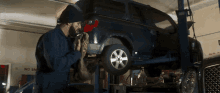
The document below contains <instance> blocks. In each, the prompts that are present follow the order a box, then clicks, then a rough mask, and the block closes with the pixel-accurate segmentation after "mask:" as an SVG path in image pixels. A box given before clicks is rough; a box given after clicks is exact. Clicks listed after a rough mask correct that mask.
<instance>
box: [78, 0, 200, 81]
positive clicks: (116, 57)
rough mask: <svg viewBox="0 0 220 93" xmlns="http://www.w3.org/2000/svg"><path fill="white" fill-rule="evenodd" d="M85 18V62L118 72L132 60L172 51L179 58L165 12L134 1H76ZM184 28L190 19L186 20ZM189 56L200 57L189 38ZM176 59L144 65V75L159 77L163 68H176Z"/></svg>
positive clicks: (172, 24) (174, 34)
mask: <svg viewBox="0 0 220 93" xmlns="http://www.w3.org/2000/svg"><path fill="white" fill-rule="evenodd" d="M76 4H77V5H78V6H79V7H80V8H81V9H82V10H83V14H84V18H85V19H86V21H85V23H86V26H87V27H86V29H84V30H85V31H86V32H87V33H88V34H89V36H90V37H89V45H88V50H87V56H86V57H85V59H87V60H88V61H100V63H101V64H102V66H103V67H104V69H105V70H106V71H107V72H109V73H111V74H114V75H122V74H124V73H126V72H127V71H128V69H131V68H139V67H141V66H133V65H132V63H133V62H134V61H139V62H140V61H141V62H144V61H147V60H152V59H156V58H158V57H163V56H166V55H167V54H173V55H174V56H175V57H177V58H178V57H179V51H180V50H179V45H180V44H179V40H178V33H177V31H178V25H177V24H176V23H175V21H174V20H173V19H172V18H171V17H170V16H169V15H167V14H166V13H164V12H162V11H160V10H157V9H155V8H153V7H151V6H149V5H143V4H141V3H137V2H134V1H129V2H116V1H114V0H85V2H83V0H81V1H79V2H77V3H76ZM188 24H189V25H188V28H190V27H191V25H192V24H193V22H188ZM189 45H190V46H189V50H190V54H191V58H193V57H195V56H196V57H197V62H201V61H202V59H203V52H202V47H201V44H200V43H199V42H198V41H196V40H194V39H192V38H190V37H189ZM179 63H180V62H179V61H178V60H175V61H174V62H173V63H171V65H170V63H169V65H168V64H166V63H164V62H163V64H162V63H161V64H160V63H157V64H156V63H155V64H148V65H144V66H145V70H146V72H148V70H151V71H149V72H148V76H152V77H155V76H159V75H160V73H161V70H163V69H177V68H180V67H178V66H179Z"/></svg>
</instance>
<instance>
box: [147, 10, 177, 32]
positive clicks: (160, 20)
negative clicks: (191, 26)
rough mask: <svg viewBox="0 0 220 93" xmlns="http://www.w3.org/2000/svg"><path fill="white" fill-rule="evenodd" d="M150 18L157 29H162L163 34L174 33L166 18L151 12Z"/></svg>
mask: <svg viewBox="0 0 220 93" xmlns="http://www.w3.org/2000/svg"><path fill="white" fill-rule="evenodd" d="M151 18H152V22H153V25H155V26H156V27H158V28H161V29H164V31H163V32H165V33H173V32H174V31H175V28H174V26H173V25H172V24H171V22H170V20H168V19H169V18H168V17H167V16H163V15H160V14H159V13H157V12H151Z"/></svg>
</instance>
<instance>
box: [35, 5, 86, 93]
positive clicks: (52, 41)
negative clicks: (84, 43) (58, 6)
mask: <svg viewBox="0 0 220 93" xmlns="http://www.w3.org/2000/svg"><path fill="white" fill-rule="evenodd" d="M83 21H84V20H83V16H82V13H81V12H79V11H78V10H77V9H76V8H74V7H73V6H71V5H68V6H67V7H66V9H65V10H64V11H63V12H62V14H61V16H60V22H61V24H60V25H57V26H56V28H55V29H53V30H51V31H49V32H47V33H45V34H43V35H42V36H41V37H40V39H39V41H38V44H37V48H36V59H37V72H36V89H35V93H64V90H65V88H66V87H67V85H68V83H69V72H70V68H71V65H74V64H77V62H79V61H78V60H79V59H80V57H81V56H82V55H81V53H80V52H79V51H80V48H81V43H80V41H78V43H77V45H76V47H75V49H74V45H73V42H71V39H70V37H69V36H68V35H69V32H71V31H79V30H81V22H83Z"/></svg>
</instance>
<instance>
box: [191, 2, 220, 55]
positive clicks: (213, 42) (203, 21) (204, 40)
mask: <svg viewBox="0 0 220 93" xmlns="http://www.w3.org/2000/svg"><path fill="white" fill-rule="evenodd" d="M219 13H220V12H219V8H218V4H217V3H216V4H214V5H211V6H208V7H204V8H202V9H200V10H196V11H193V14H194V21H195V22H196V23H195V25H194V26H195V31H196V36H197V39H198V40H199V41H200V42H201V44H202V47H203V52H204V57H205V58H207V57H208V56H209V54H210V53H217V52H220V45H219V44H218V40H220V32H219V31H220V26H219V24H220V14H219ZM189 20H190V19H189V18H188V21H189ZM190 33H191V35H190V37H192V36H193V30H192V28H191V29H190ZM212 33H214V34H212Z"/></svg>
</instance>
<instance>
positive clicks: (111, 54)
mask: <svg viewBox="0 0 220 93" xmlns="http://www.w3.org/2000/svg"><path fill="white" fill-rule="evenodd" d="M102 65H103V67H104V69H105V70H106V71H107V72H109V73H110V74H112V75H122V74H125V73H126V72H127V71H128V69H129V68H130V67H131V55H130V53H129V51H128V49H127V48H126V47H125V46H123V45H120V44H116V45H110V46H107V47H106V48H105V49H104V51H103V53H102Z"/></svg>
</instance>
